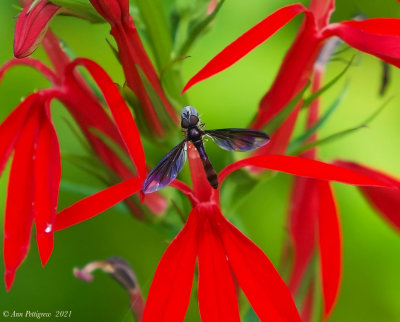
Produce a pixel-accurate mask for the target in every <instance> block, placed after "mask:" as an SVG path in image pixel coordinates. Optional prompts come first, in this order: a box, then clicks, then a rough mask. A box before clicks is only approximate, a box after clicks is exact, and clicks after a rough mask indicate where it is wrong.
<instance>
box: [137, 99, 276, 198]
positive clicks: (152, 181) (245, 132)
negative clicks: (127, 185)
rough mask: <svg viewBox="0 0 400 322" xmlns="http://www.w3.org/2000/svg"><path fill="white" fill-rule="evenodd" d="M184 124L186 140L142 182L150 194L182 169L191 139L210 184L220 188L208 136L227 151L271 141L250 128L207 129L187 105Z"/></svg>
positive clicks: (182, 114) (182, 122)
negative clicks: (207, 148)
mask: <svg viewBox="0 0 400 322" xmlns="http://www.w3.org/2000/svg"><path fill="white" fill-rule="evenodd" d="M181 127H182V129H183V133H184V135H185V139H184V140H183V141H182V142H181V143H179V144H178V145H177V146H176V147H174V148H173V149H172V150H171V151H170V152H169V153H168V154H167V155H166V156H165V157H164V158H163V159H162V160H161V161H160V162H159V163H158V164H157V165H156V167H155V168H154V169H153V170H151V172H150V173H149V174H148V176H147V177H146V180H145V181H144V183H143V192H144V193H151V192H154V191H157V190H160V189H161V188H164V187H165V186H167V185H168V184H170V183H171V182H172V181H173V180H174V179H175V178H176V177H177V175H178V173H179V172H180V171H181V170H182V167H183V165H184V163H185V161H186V150H187V143H188V142H192V143H193V145H194V146H195V147H196V149H197V151H198V152H199V155H200V158H201V162H202V164H203V167H204V171H205V172H206V175H207V180H208V182H209V183H210V185H211V186H212V187H213V188H214V189H217V187H218V176H217V173H216V172H215V170H214V167H213V166H212V164H211V162H210V160H209V159H208V156H207V153H206V151H205V149H204V146H203V137H204V136H205V135H207V136H209V137H211V139H212V140H213V141H214V142H215V143H217V144H218V146H219V147H221V148H222V149H224V150H228V151H240V152H247V151H251V150H254V149H257V148H259V147H261V146H263V145H265V144H267V143H268V142H269V140H270V138H269V136H268V134H266V133H264V132H261V131H256V130H249V129H218V130H204V123H202V122H201V121H200V119H199V113H198V112H197V110H196V109H195V108H194V107H193V106H185V107H184V108H183V109H182V111H181Z"/></svg>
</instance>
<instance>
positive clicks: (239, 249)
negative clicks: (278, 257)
mask: <svg viewBox="0 0 400 322" xmlns="http://www.w3.org/2000/svg"><path fill="white" fill-rule="evenodd" d="M214 220H215V221H217V223H216V227H218V230H219V232H220V235H221V238H222V241H223V243H224V247H225V251H226V254H227V256H228V260H229V263H230V265H231V267H232V270H233V272H234V274H235V276H236V278H237V280H238V282H239V284H240V287H241V288H242V290H243V292H244V293H245V294H246V296H247V298H248V300H249V302H250V304H251V306H252V307H253V309H254V311H255V312H256V314H257V315H258V317H259V318H260V320H261V321H277V322H279V321H287V322H289V321H290V322H294V321H300V317H299V314H298V312H297V309H296V305H295V304H294V301H293V299H292V296H291V294H290V291H289V289H288V288H287V286H286V284H285V282H284V281H283V280H282V278H281V277H280V276H279V273H278V272H277V271H276V269H275V267H274V265H272V263H271V262H270V261H269V259H268V257H267V256H265V254H264V253H263V251H262V250H261V249H260V248H258V247H257V246H256V245H255V244H254V243H253V242H252V241H250V240H249V239H248V238H247V237H246V236H244V235H243V234H242V233H241V232H240V231H239V230H237V229H236V228H235V227H234V226H233V225H232V224H231V223H229V222H228V221H227V220H226V219H225V218H224V217H223V215H222V214H221V213H220V212H219V209H218V208H215V213H214Z"/></svg>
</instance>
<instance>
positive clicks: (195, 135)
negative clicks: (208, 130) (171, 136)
mask: <svg viewBox="0 0 400 322" xmlns="http://www.w3.org/2000/svg"><path fill="white" fill-rule="evenodd" d="M201 137H202V132H201V130H200V129H199V128H198V127H197V126H192V127H189V129H188V130H187V139H188V140H190V141H192V142H196V141H199V140H201Z"/></svg>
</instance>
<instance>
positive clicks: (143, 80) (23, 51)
mask: <svg viewBox="0 0 400 322" xmlns="http://www.w3.org/2000/svg"><path fill="white" fill-rule="evenodd" d="M23 2H24V4H27V5H26V7H25V8H24V10H23V11H22V13H21V14H20V16H19V17H18V20H17V24H16V28H15V38H14V55H15V57H17V58H22V57H26V56H28V55H30V54H31V53H32V52H33V51H34V50H35V49H36V48H37V47H38V46H39V44H40V43H41V41H42V39H43V37H44V35H45V34H46V30H47V28H48V25H49V23H50V20H51V19H52V18H53V17H54V16H55V15H56V14H57V13H58V12H59V11H60V10H62V8H60V7H58V6H56V5H54V4H52V3H50V2H48V1H47V0H41V1H39V2H38V3H37V4H36V5H35V6H34V7H33V9H32V10H29V9H30V5H29V4H30V3H31V1H27V0H24V1H23ZM91 3H92V5H93V7H94V8H95V9H96V10H97V11H98V13H99V14H100V15H101V16H103V18H104V19H106V20H107V22H108V23H109V24H110V26H111V34H112V35H113V37H114V38H115V40H116V42H117V45H118V50H119V52H118V54H119V58H120V61H121V64H122V67H123V70H124V73H125V77H126V81H127V85H128V86H129V88H130V89H131V90H132V91H133V92H134V93H135V95H136V96H137V98H138V101H139V104H136V105H137V106H134V108H135V109H141V111H140V113H143V114H144V117H145V119H146V122H147V125H148V126H149V127H150V129H151V130H152V132H153V134H154V135H155V136H156V137H162V136H163V135H164V134H165V132H166V130H167V129H168V128H169V127H170V125H171V123H173V122H175V123H177V114H176V112H175V110H174V108H173V107H172V105H171V104H170V103H169V101H168V99H167V97H166V95H165V93H164V91H163V89H162V86H161V83H160V80H159V77H158V75H157V72H156V70H155V69H154V66H153V64H152V62H151V60H150V58H149V56H148V55H147V53H146V51H145V49H144V47H143V44H142V42H141V40H140V37H139V34H138V32H137V29H136V27H135V25H134V22H133V20H132V18H131V16H130V15H129V0H111V1H104V0H92V1H91ZM147 83H148V85H147ZM146 86H150V87H152V89H153V90H154V92H155V93H156V95H157V97H154V94H152V93H151V92H149V89H148V88H146ZM150 91H151V90H150ZM155 100H160V101H161V104H162V107H160V106H159V105H158V104H157V103H156V102H155ZM137 112H138V110H137Z"/></svg>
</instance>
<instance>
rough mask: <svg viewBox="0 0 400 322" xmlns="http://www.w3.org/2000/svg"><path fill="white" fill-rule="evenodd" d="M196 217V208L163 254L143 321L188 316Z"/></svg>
mask: <svg viewBox="0 0 400 322" xmlns="http://www.w3.org/2000/svg"><path fill="white" fill-rule="evenodd" d="M197 216H198V213H197V211H196V209H193V210H192V211H191V213H190V214H189V218H188V220H187V222H186V224H185V226H184V227H183V229H182V230H181V232H180V233H179V234H178V235H177V236H176V237H175V239H174V240H173V241H172V243H171V244H170V245H169V246H168V248H167V250H166V251H165V253H164V255H163V256H162V258H161V260H160V263H159V264H158V267H157V270H156V273H155V274H154V278H153V282H152V283H151V286H150V291H149V295H148V297H147V301H146V307H145V309H144V314H143V320H142V321H143V322H167V321H168V322H169V321H171V322H179V321H183V319H184V318H185V314H186V311H187V308H188V305H189V300H190V293H191V290H192V284H193V275H194V267H195V263H196V255H197V245H196V233H197V225H198V224H197V221H198V218H197Z"/></svg>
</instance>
